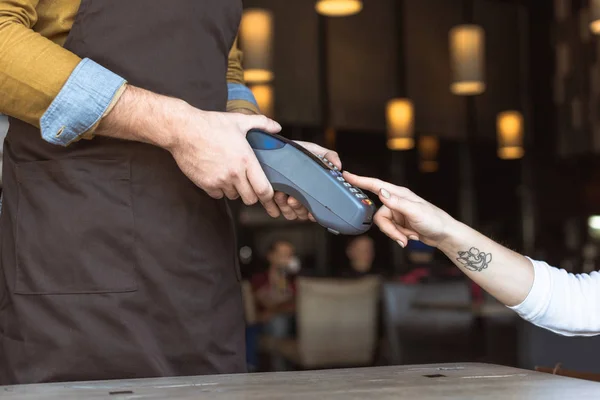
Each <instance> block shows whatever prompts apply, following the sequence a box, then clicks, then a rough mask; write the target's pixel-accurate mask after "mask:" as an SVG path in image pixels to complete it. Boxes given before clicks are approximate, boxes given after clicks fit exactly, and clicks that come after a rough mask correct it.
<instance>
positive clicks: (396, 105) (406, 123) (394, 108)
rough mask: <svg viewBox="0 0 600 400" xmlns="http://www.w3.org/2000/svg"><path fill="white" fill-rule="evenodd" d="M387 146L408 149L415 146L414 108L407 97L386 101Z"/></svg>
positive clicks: (394, 148) (391, 148)
mask: <svg viewBox="0 0 600 400" xmlns="http://www.w3.org/2000/svg"><path fill="white" fill-rule="evenodd" d="M386 115H387V133H388V140H387V146H388V148H389V149H390V150H409V149H412V148H413V147H414V146H415V140H414V134H415V129H414V126H415V123H414V119H415V117H414V108H413V104H412V102H411V101H410V100H408V99H400V98H399V99H392V100H390V101H389V102H388V103H387V112H386Z"/></svg>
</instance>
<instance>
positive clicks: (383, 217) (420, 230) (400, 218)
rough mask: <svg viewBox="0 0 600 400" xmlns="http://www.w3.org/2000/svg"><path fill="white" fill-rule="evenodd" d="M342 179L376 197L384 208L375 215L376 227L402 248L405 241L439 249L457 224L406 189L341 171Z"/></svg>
mask: <svg viewBox="0 0 600 400" xmlns="http://www.w3.org/2000/svg"><path fill="white" fill-rule="evenodd" d="M344 178H345V179H346V180H347V181H348V182H349V183H351V184H352V185H354V186H357V187H359V188H361V189H364V190H368V191H370V192H373V193H374V194H376V195H378V196H379V199H380V200H381V202H382V203H383V207H381V208H380V209H379V210H378V211H377V213H376V214H375V218H374V221H375V224H376V225H377V226H378V227H379V229H381V231H382V232H383V233H385V234H386V235H388V236H389V237H390V238H391V239H393V240H395V241H396V242H398V244H399V245H400V246H402V247H405V246H406V244H407V243H408V240H420V241H422V242H423V243H426V244H428V245H430V246H435V247H439V246H440V244H441V243H442V242H443V241H444V240H445V239H446V238H447V237H448V235H449V232H450V230H451V229H452V227H453V226H454V225H455V223H456V221H455V220H454V219H453V218H452V217H451V216H450V215H448V214H447V213H446V212H444V211H442V210H441V209H439V208H437V207H436V206H434V205H433V204H430V203H428V202H427V201H425V200H423V199H422V198H420V197H419V196H417V195H416V194H414V193H413V192H411V191H410V190H408V189H406V188H403V187H399V186H395V185H392V184H390V183H387V182H383V181H381V180H379V179H375V178H367V177H362V176H358V175H354V174H351V173H349V172H344Z"/></svg>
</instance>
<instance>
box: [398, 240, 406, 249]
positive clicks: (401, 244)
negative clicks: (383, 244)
mask: <svg viewBox="0 0 600 400" xmlns="http://www.w3.org/2000/svg"><path fill="white" fill-rule="evenodd" d="M396 242H397V243H398V244H399V245H400V247H402V248H404V242H403V241H402V240H397V241H396Z"/></svg>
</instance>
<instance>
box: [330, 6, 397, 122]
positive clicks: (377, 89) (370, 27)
mask: <svg viewBox="0 0 600 400" xmlns="http://www.w3.org/2000/svg"><path fill="white" fill-rule="evenodd" d="M395 3H396V1H395V0H377V1H365V2H364V9H363V11H362V12H361V13H360V14H358V15H355V16H351V17H346V18H332V19H329V20H328V21H329V40H328V43H329V49H330V51H329V56H330V63H329V67H330V68H329V77H330V90H331V109H332V120H333V124H334V126H335V127H337V128H342V129H352V130H365V131H372V130H378V131H380V132H381V131H382V130H384V129H385V105H386V103H387V101H388V100H389V99H391V98H393V97H394V96H395V95H396V93H397V90H396V89H397V82H398V79H397V64H396V63H397V53H398V52H397V48H398V46H397V42H396V40H397V39H398V34H397V32H398V29H397V28H396V27H397V17H396V14H395V10H396V6H395Z"/></svg>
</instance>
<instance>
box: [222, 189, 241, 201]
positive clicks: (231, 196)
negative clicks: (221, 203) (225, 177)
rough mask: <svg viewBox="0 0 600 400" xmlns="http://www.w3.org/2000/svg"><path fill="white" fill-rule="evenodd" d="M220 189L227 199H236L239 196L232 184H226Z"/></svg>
mask: <svg viewBox="0 0 600 400" xmlns="http://www.w3.org/2000/svg"><path fill="white" fill-rule="evenodd" d="M222 190H223V193H224V194H225V197H227V198H228V199H229V200H237V199H238V198H239V197H240V195H239V193H238V191H237V190H236V189H235V187H234V186H227V187H225V188H223V189H222Z"/></svg>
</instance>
